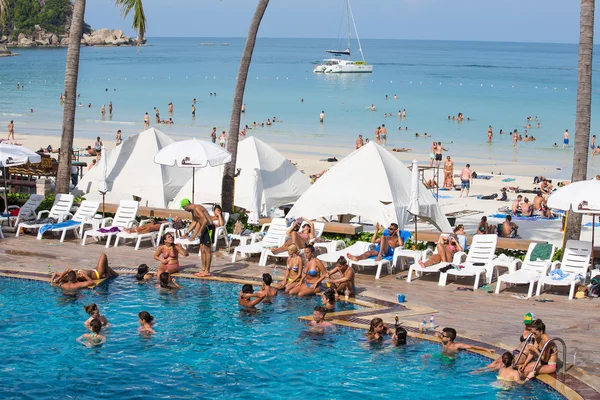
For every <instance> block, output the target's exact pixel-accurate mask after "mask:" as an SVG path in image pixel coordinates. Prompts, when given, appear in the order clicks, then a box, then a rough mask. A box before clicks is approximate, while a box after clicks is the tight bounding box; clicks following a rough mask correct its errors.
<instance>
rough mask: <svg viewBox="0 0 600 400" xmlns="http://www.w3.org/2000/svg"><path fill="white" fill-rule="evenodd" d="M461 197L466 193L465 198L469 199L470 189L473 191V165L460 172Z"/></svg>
mask: <svg viewBox="0 0 600 400" xmlns="http://www.w3.org/2000/svg"><path fill="white" fill-rule="evenodd" d="M460 183H461V186H460V196H459V198H460V197H463V192H465V191H466V193H465V197H469V189H471V183H473V173H472V172H471V165H470V164H467V166H466V167H464V168H463V170H462V171H460Z"/></svg>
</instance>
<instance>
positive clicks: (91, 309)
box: [83, 303, 108, 328]
mask: <svg viewBox="0 0 600 400" xmlns="http://www.w3.org/2000/svg"><path fill="white" fill-rule="evenodd" d="M83 309H84V310H85V312H86V313H88V314H89V316H90V317H89V318H88V319H87V320H86V321H85V322H84V323H83V325H84V326H85V327H86V328H89V327H90V324H91V322H92V321H93V320H94V319H98V320H99V321H100V322H101V323H102V326H105V325H106V324H108V320H107V319H106V317H105V316H104V315H100V310H98V306H97V305H96V303H92V304H88V305H86V306H83Z"/></svg>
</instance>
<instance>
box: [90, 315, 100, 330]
mask: <svg viewBox="0 0 600 400" xmlns="http://www.w3.org/2000/svg"><path fill="white" fill-rule="evenodd" d="M90 329H91V330H92V332H94V333H100V331H101V330H102V322H101V321H100V320H99V319H98V318H94V319H93V320H91V321H90Z"/></svg>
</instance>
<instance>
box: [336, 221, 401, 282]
mask: <svg viewBox="0 0 600 400" xmlns="http://www.w3.org/2000/svg"><path fill="white" fill-rule="evenodd" d="M411 236H412V235H411V234H410V232H408V231H400V237H401V238H402V241H403V242H406V241H407V240H408V239H409V238H410V237H411ZM356 244H360V245H362V247H361V248H360V249H359V251H357V252H356V253H354V254H353V253H352V252H350V251H347V252H346V253H350V254H352V255H356V254H362V253H365V252H367V251H369V250H372V249H373V248H374V247H375V246H376V245H377V244H376V243H371V242H356ZM402 248H403V247H402V246H400V247H397V248H396V249H395V250H394V254H395V252H396V250H397V249H402ZM346 250H348V249H346ZM346 259H347V260H348V265H349V266H351V267H352V268H354V266H356V269H358V270H364V269H365V268H366V267H370V268H373V267H375V268H377V271H376V272H375V279H379V277H380V276H381V270H382V269H383V266H384V265H385V266H386V267H387V271H388V274H391V273H392V261H393V260H394V255H392V256H391V257H383V258H382V259H381V260H376V257H371V258H367V259H365V260H359V261H352V260H350V259H349V258H348V257H346Z"/></svg>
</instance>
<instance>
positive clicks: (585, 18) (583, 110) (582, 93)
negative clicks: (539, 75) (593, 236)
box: [565, 0, 595, 240]
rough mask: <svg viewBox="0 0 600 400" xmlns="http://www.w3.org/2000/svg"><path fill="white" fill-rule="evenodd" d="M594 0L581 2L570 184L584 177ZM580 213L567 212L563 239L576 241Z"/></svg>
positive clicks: (578, 233) (586, 164)
mask: <svg viewBox="0 0 600 400" xmlns="http://www.w3.org/2000/svg"><path fill="white" fill-rule="evenodd" d="M594 1H595V0H581V15H580V19H579V58H578V60H577V106H576V116H575V144H574V153H573V176H572V181H573V182H576V181H582V180H585V179H586V178H587V167H588V146H589V141H590V120H591V109H592V53H593V50H594ZM580 234H581V214H577V213H572V212H571V213H569V218H568V221H567V227H566V232H565V239H566V240H568V239H575V240H577V239H579V236H580Z"/></svg>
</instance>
